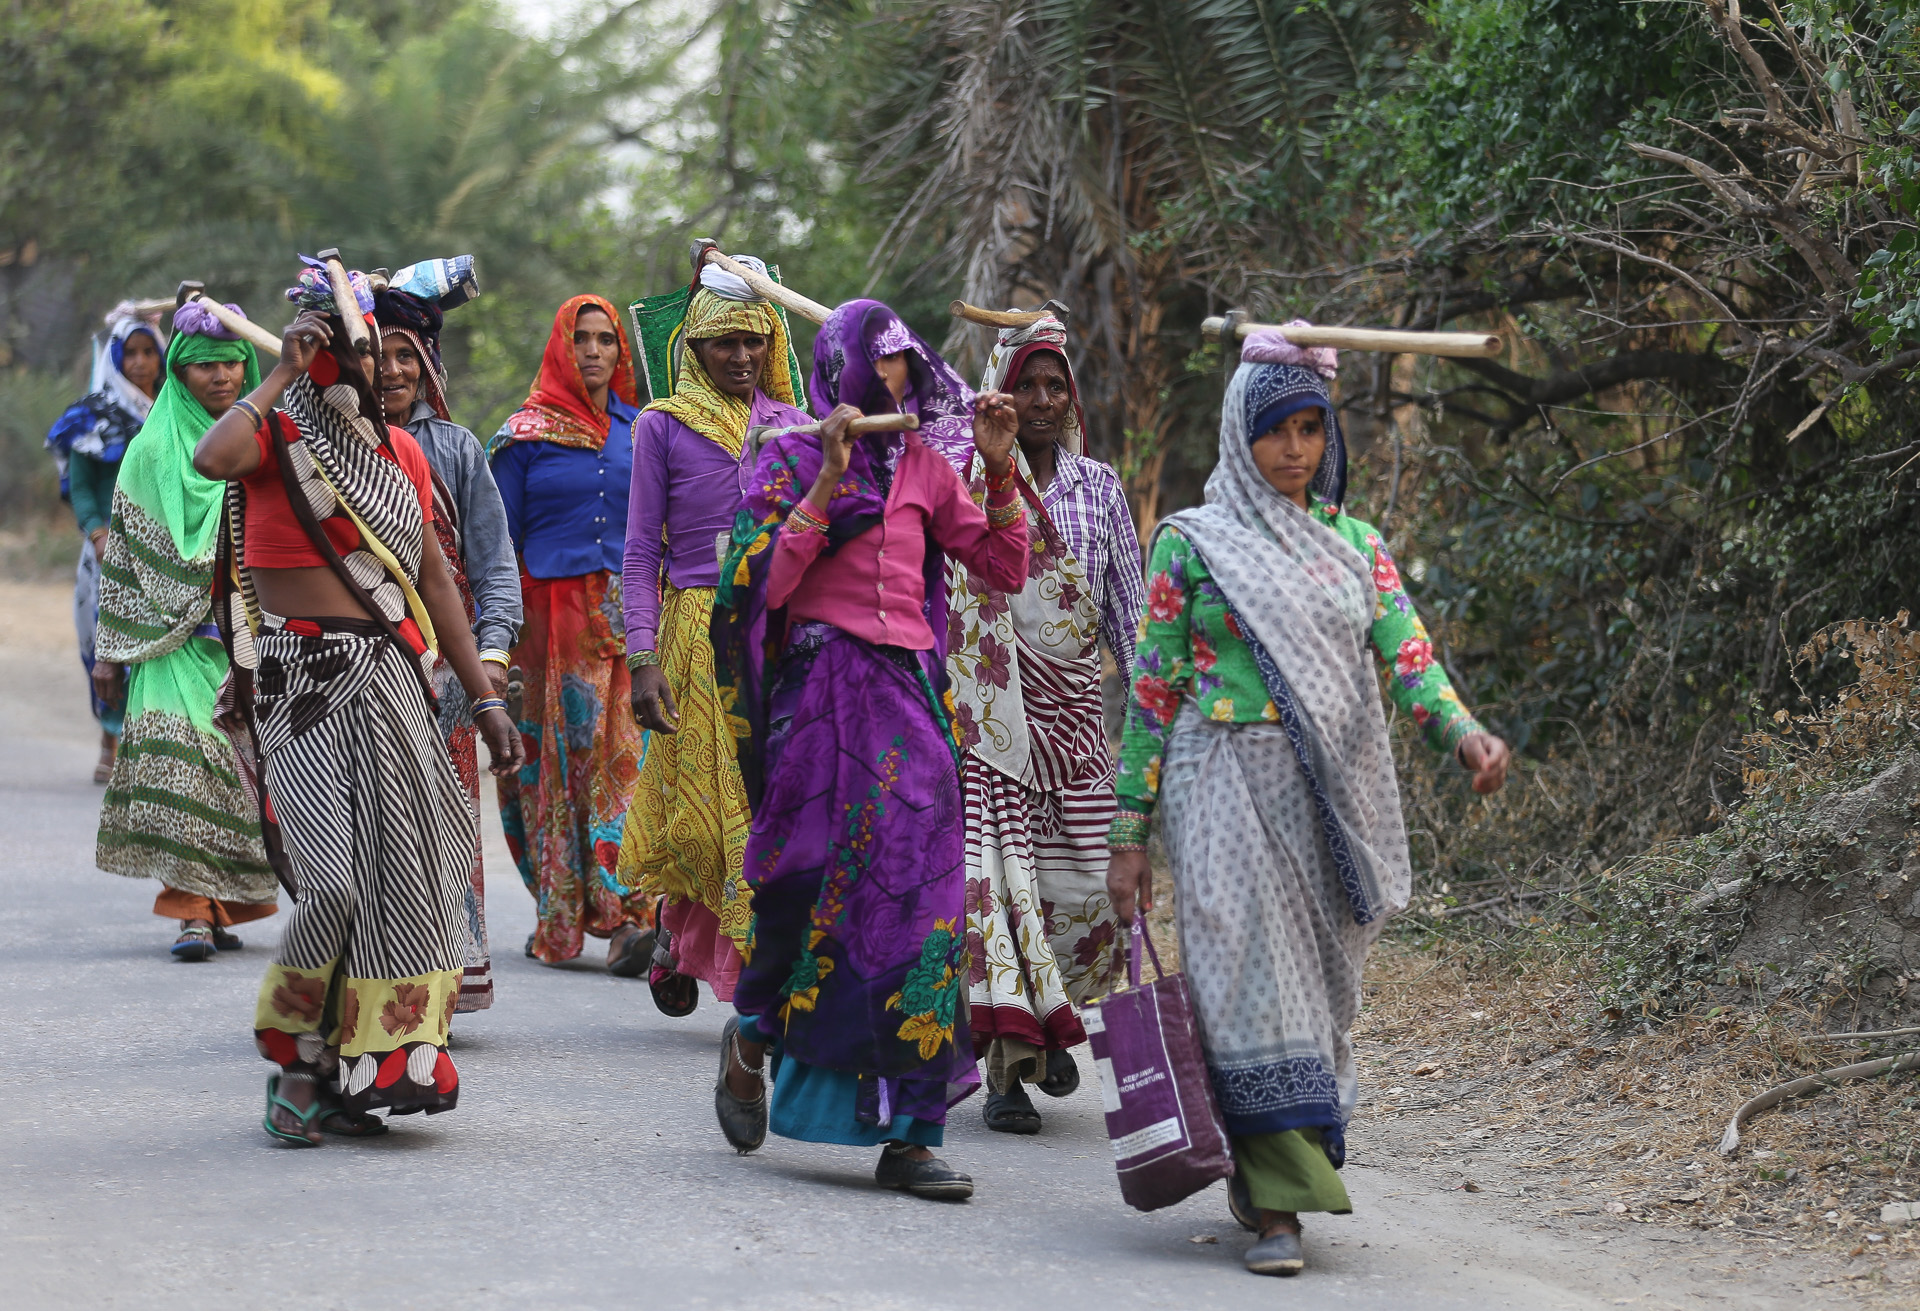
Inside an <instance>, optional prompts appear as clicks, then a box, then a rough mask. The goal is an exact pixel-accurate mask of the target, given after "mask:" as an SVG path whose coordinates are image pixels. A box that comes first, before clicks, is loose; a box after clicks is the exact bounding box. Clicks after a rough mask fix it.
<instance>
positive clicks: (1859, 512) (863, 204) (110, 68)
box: [0, 0, 1920, 901]
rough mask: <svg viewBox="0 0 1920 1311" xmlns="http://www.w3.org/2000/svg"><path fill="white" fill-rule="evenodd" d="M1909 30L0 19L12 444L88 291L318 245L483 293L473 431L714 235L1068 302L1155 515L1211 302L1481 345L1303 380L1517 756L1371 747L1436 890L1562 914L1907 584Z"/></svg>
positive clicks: (1351, 17) (1594, 10) (989, 19)
mask: <svg viewBox="0 0 1920 1311" xmlns="http://www.w3.org/2000/svg"><path fill="white" fill-rule="evenodd" d="M1916 16H1920V0H1859V2H1858V3H1834V2H1832V0H1804V2H1802V3H1781V2H1779V0H1759V3H1758V5H1757V6H1756V5H1754V4H1752V3H1751V0H1750V3H1749V5H1748V6H1747V8H1745V9H1743V8H1742V7H1741V6H1740V5H1738V4H1736V3H1734V2H1733V0H1659V2H1656V3H1640V4H1622V3H1619V0H1418V2H1414V3H1409V2H1408V0H1304V2H1303V0H1192V2H1191V3H1186V4H1171V3H1163V2H1161V0H1102V2H1101V3H1095V2H1094V0H961V2H960V3H940V4H935V3H931V2H930V0H708V2H707V3H701V4H695V5H692V6H685V5H666V4H664V3H633V4H607V3H602V2H596V3H591V4H589V6H588V7H587V8H586V9H584V10H583V11H581V12H580V13H579V14H577V15H576V16H575V17H574V19H573V20H571V21H570V22H564V23H561V24H560V34H559V35H556V36H553V37H550V38H540V39H532V38H529V37H528V36H527V35H525V34H524V33H521V32H518V31H516V30H514V28H513V25H512V20H511V18H510V15H509V14H508V13H507V12H506V11H504V10H502V9H500V8H498V7H496V5H495V4H493V3H491V0H433V2H431V3H424V4H418V5H412V6H407V7H404V8H400V7H393V6H387V5H382V4H375V3H370V2H369V0H331V2H329V0H295V2H294V3H291V4H282V5H272V6H270V5H262V4H255V3H250V2H249V0H63V2H61V3H48V2H47V0H38V2H35V3H24V2H23V0H12V2H11V3H9V4H6V5H0V56H3V57H4V61H5V63H4V69H3V70H0V71H3V72H4V77H0V97H4V99H0V105H3V106H4V108H5V112H4V113H0V179H4V183H5V190H4V193H0V351H4V352H7V355H6V358H7V359H11V360H13V361H14V370H15V371H14V374H13V375H12V376H11V377H8V378H6V379H5V380H0V386H3V387H5V388H6V389H7V391H6V395H5V396H0V400H6V399H7V398H8V397H18V398H20V401H21V403H15V404H8V405H0V412H7V413H9V414H13V415H17V414H22V413H25V412H26V409H27V408H31V406H24V403H25V402H31V405H40V404H42V403H43V402H44V401H45V397H44V395H43V393H44V392H46V388H45V387H43V386H41V383H40V382H39V381H35V379H43V378H44V377H45V376H46V374H47V373H48V371H65V376H66V377H68V378H72V376H73V374H72V372H71V370H72V368H73V361H74V359H75V358H76V349H77V346H78V343H79V340H80V337H81V336H82V331H83V329H84V327H85V322H86V321H88V320H91V319H92V318H93V316H95V315H97V313H98V312H99V311H100V310H101V309H104V308H105V307H106V305H108V304H110V303H111V302H112V301H114V300H116V299H118V298H119V297H120V296H121V295H124V294H129V293H133V294H146V295H151V294H155V293H161V294H164V293H165V292H167V291H168V290H170V289H171V287H172V285H173V280H175V279H177V278H179V277H183V276H192V277H204V278H206V279H208V281H209V282H211V283H213V284H214V285H215V287H216V289H218V290H221V291H223V292H224V293H226V294H228V295H230V296H234V297H237V298H240V299H243V300H245V301H246V303H247V304H248V305H249V307H250V308H252V307H254V306H258V307H260V309H259V312H260V315H261V317H264V318H267V319H269V320H270V321H277V320H275V318H274V315H273V313H272V312H271V309H270V306H271V298H272V296H273V294H274V292H275V289H276V288H277V287H278V286H279V285H281V280H282V279H283V277H284V273H285V268H286V265H287V262H288V258H289V256H290V253H291V252H292V251H293V250H294V249H311V248H313V247H315V246H321V245H339V246H341V247H343V248H344V249H346V250H348V251H349V253H350V254H353V255H354V256H355V257H356V258H358V259H360V260H361V262H364V263H368V264H387V265H394V264H398V263H401V262H404V261H406V260H409V259H413V258H416V257H419V256H421V255H427V254H442V253H452V252H454V251H456V250H472V251H474V252H476V253H477V254H478V255H479V256H480V259H481V265H482V277H483V282H484V283H485V285H486V287H487V295H486V296H485V297H484V298H483V299H482V300H481V301H480V302H479V303H478V304H477V305H475V306H474V307H472V308H471V309H468V310H463V311H461V312H460V314H458V315H456V316H455V318H454V320H453V322H452V331H451V333H450V341H449V346H450V354H451V356H452V359H453V363H454V366H455V375H456V404H457V406H458V408H459V409H460V411H461V417H463V418H464V419H466V420H467V421H468V422H470V423H471V424H473V426H475V427H477V428H481V429H485V428H486V427H487V426H489V425H490V424H491V423H492V422H493V421H495V420H496V419H497V418H498V417H499V415H500V414H501V413H502V412H503V411H504V410H505V409H506V408H507V407H508V406H510V405H511V404H512V403H513V402H514V400H515V399H517V395H518V392H519V390H520V388H521V387H523V386H524V385H525V380H526V378H527V377H528V375H529V374H530V372H531V369H532V365H533V360H534V357H535V355H536V354H537V350H538V342H539V340H540V338H541V336H542V335H543V333H544V329H545V326H546V307H547V306H549V305H550V304H552V303H553V302H554V301H556V300H558V299H559V298H560V297H561V296H562V295H564V294H566V293H568V292H571V291H577V290H582V289H585V288H588V287H592V288H596V289H599V290H602V291H603V292H605V293H607V294H609V295H611V296H613V297H614V298H615V299H617V300H618V299H624V298H629V297H631V296H632V295H635V294H640V293H643V292H646V291H651V290H658V289H660V287H661V286H662V285H665V284H670V283H671V282H673V281H675V280H677V279H679V278H680V277H682V276H684V273H683V270H684V259H685V255H684V251H685V240H686V238H687V237H689V236H691V235H695V234H696V233H697V234H700V235H708V234H711V235H716V236H718V237H720V238H721V239H722V240H723V241H725V242H727V243H728V244H730V245H732V246H733V247H734V248H736V249H750V250H758V251H761V252H763V253H766V254H768V255H769V256H771V257H773V258H776V259H778V260H779V261H780V262H781V263H782V265H783V266H784V268H785V269H786V272H787V275H788V277H789V280H790V281H792V282H793V283H794V284H795V285H797V286H800V287H802V288H803V289H804V290H806V291H808V292H809V294H811V295H813V296H815V297H816V298H818V299H821V300H826V301H834V300H838V299H843V298H845V297H848V296H852V295H856V294H860V293H862V292H870V291H877V292H878V293H879V294H882V295H884V296H886V297H888V298H889V299H891V300H893V301H895V302H896V303H897V304H899V305H900V306H901V307H902V308H903V310H905V311H906V313H907V314H908V316H909V317H910V318H911V319H913V320H914V321H915V322H916V324H917V325H918V326H919V327H921V328H922V330H923V331H925V332H927V333H929V334H930V335H932V336H934V337H935V338H939V337H940V336H941V335H942V333H943V330H944V329H945V328H946V327H947V322H948V321H947V320H946V319H945V314H944V309H943V307H944V305H945V303H946V301H947V300H948V299H949V298H950V297H952V296H955V295H961V296H965V297H966V298H968V299H970V300H974V301H976V302H980V303H986V304H991V305H996V306H999V305H1006V304H1009V303H1019V304H1028V305H1031V304H1035V303H1038V302H1039V301H1041V300H1044V299H1046V298H1048V297H1055V298H1058V299H1060V300H1062V301H1065V302H1066V303H1067V304H1068V305H1070V306H1071V307H1072V309H1073V311H1074V313H1073V316H1072V319H1071V323H1072V328H1073V332H1074V336H1075V342H1074V351H1075V355H1076V361H1077V365H1078V368H1079V372H1080V379H1081V383H1082V386H1083V390H1084V393H1085V398H1086V400H1087V402H1088V409H1089V416H1090V419H1091V426H1092V430H1093V431H1092V436H1093V442H1094V447H1095V450H1096V452H1097V453H1099V454H1101V455H1103V456H1104V457H1105V458H1108V459H1111V460H1113V461H1114V462H1115V463H1116V464H1117V465H1118V466H1119V467H1120V468H1121V470H1122V472H1123V473H1124V474H1125V475H1126V477H1127V478H1128V481H1129V485H1130V489H1131V492H1132V494H1133V497H1134V502H1135V506H1136V509H1137V511H1138V512H1139V516H1140V518H1141V521H1142V524H1143V527H1145V526H1150V524H1151V523H1152V521H1153V520H1155V519H1156V518H1157V517H1159V516H1160V515H1163V514H1165V513H1166V512H1168V511H1169V510H1171V509H1174V508H1177V507H1178V506H1180V505H1183V504H1187V503H1190V502H1191V501H1192V500H1194V499H1196V498H1197V496H1198V495H1199V488H1200V485H1201V483H1202V481H1203V480H1204V477H1205V474H1206V472H1207V470H1208V469H1209V468H1210V467H1211V463H1212V458H1213V443H1214V431H1215V423H1214V411H1215V407H1216V406H1217V404H1218V396H1219V386H1220V376H1221V370H1222V367H1223V365H1224V363H1225V362H1226V361H1224V360H1223V359H1222V355H1221V350H1220V348H1219V347H1218V346H1217V345H1213V344H1207V343H1203V342H1202V341H1201V340H1200V337H1199V332H1198V327H1199V323H1200V320H1201V319H1202V318H1203V317H1204V316H1205V315H1207V314H1210V313H1217V312H1219V311H1220V310H1222V309H1224V308H1225V307H1227V306H1230V305H1238V306H1243V307H1245V308H1247V309H1249V310H1251V311H1253V312H1254V313H1255V314H1256V315H1257V316H1260V317H1269V316H1290V315H1293V314H1304V315H1306V316H1308V317H1310V318H1313V319H1314V320H1316V321H1322V322H1359V323H1370V324H1383V325H1399V326H1406V327H1417V328H1443V327H1458V328H1465V327H1472V328H1478V329H1489V328H1491V329H1497V330H1499V331H1501V332H1502V333H1503V334H1504V335H1505V336H1506V337H1507V339H1508V340H1509V341H1510V342H1511V343H1512V348H1511V349H1510V350H1509V351H1508V352H1507V354H1506V355H1505V356H1504V357H1502V358H1501V359H1499V360H1497V361H1496V360H1475V361H1460V362H1444V361H1436V360H1433V359H1420V358H1414V357H1399V358H1386V357H1358V358H1355V357H1349V358H1348V359H1347V360H1346V361H1345V362H1344V365H1343V376H1342V378H1341V381H1340V394H1341V402H1342V406H1343V411H1344V413H1343V418H1344V420H1345V426H1346V429H1347V431H1348V433H1349V436H1350V438H1351V440H1352V443H1353V447H1354V450H1355V456H1356V459H1355V472H1356V477H1355V479H1354V501H1355V506H1354V508H1355V509H1356V510H1357V511H1358V512H1359V513H1362V514H1363V515H1366V516H1368V517H1371V518H1372V519H1373V520H1375V521H1376V522H1378V523H1379V524H1380V525H1381V526H1382V528H1383V529H1384V530H1385V531H1386V532H1387V534H1388V538H1389V540H1390V542H1391V544H1392V546H1393V547H1394V549H1395V550H1396V552H1397V553H1398V554H1399V555H1400V557H1401V559H1402V563H1403V565H1404V566H1405V572H1406V573H1407V574H1408V575H1409V577H1410V578H1411V579H1412V580H1414V582H1415V584H1416V590H1417V597H1418V600H1419V602H1420V604H1421V605H1422V607H1423V609H1424V610H1425V611H1426V613H1427V614H1428V615H1429V617H1430V618H1431V619H1432V620H1433V621H1434V624H1435V628H1436V634H1437V636H1438V638H1439V639H1440V643H1441V650H1442V654H1443V657H1444V659H1445V660H1446V662H1447V663H1448V665H1449V667H1450V668H1451V669H1452V670H1453V672H1454V674H1455V676H1456V677H1457V679H1458V680H1459V681H1460V683H1461V684H1462V686H1463V691H1464V692H1465V694H1466V695H1467V697H1468V699H1469V700H1470V701H1472V702H1474V703H1475V704H1476V705H1478V706H1480V707H1482V708H1483V710H1484V712H1485V714H1486V716H1487V717H1488V718H1489V719H1490V720H1491V722H1493V723H1494V724H1495V725H1496V726H1497V727H1498V728H1499V729H1500V730H1501V731H1503V732H1505V733H1506V734H1508V735H1509V737H1510V738H1511V739H1512V740H1513V741H1514V742H1515V744H1516V746H1518V747H1519V748H1521V749H1522V751H1523V753H1524V761H1523V769H1522V772H1521V777H1520V779H1519V782H1518V785H1517V786H1516V787H1514V788H1512V789H1510V790H1509V792H1508V793H1506V794H1503V796H1502V797H1501V798H1500V799H1498V800H1497V801H1495V802H1493V803H1484V802H1481V801H1479V800H1477V799H1470V798H1469V797H1468V796H1467V795H1466V794H1465V793H1464V791H1463V790H1462V789H1461V788H1460V787H1459V786H1458V781H1457V779H1452V778H1449V777H1447V776H1446V775H1445V773H1444V772H1441V771H1440V769H1439V767H1438V766H1433V765H1431V764H1429V763H1426V762H1424V761H1423V758H1422V757H1420V755H1419V753H1418V752H1417V751H1416V750H1413V749H1411V748H1410V749H1409V752H1408V759H1407V762H1406V763H1407V770H1406V771H1405V774H1404V775H1403V777H1405V779H1406V780H1407V801H1408V805H1409V809H1410V814H1411V817H1412V826H1413V828H1414V829H1415V831H1416V855H1417V857H1418V859H1419V860H1420V862H1421V863H1422V865H1423V866H1424V867H1425V869H1426V870H1427V871H1428V875H1429V880H1430V882H1429V887H1430V890H1432V891H1433V892H1434V893H1435V895H1437V896H1439V897H1440V898H1441V900H1442V901H1444V900H1445V898H1447V897H1452V898H1454V899H1455V900H1460V899H1461V898H1463V897H1472V896H1475V895H1477V894H1476V893H1475V892H1474V891H1473V890H1474V889H1476V888H1477V889H1479V890H1480V891H1481V892H1485V891H1487V890H1489V889H1495V890H1498V889H1503V888H1506V887H1508V886H1509V885H1512V886H1518V887H1527V886H1532V885H1533V884H1536V883H1538V882H1540V881H1543V880H1546V881H1552V882H1555V883H1561V884H1564V883H1569V882H1576V883H1577V882H1579V881H1580V880H1584V879H1589V878H1591V877H1592V876H1593V875H1594V873H1595V872H1596V871H1598V870H1599V869H1600V868H1602V867H1604V866H1606V865H1608V864H1610V863H1613V862H1615V861H1617V860H1618V859H1620V858H1621V857H1623V856H1625V855H1627V854H1630V853H1632V852H1636V851H1639V850H1642V849H1644V848H1646V847H1647V846H1648V845H1650V844H1652V843H1654V842H1655V841H1657V840H1659V839H1661V838H1663V837H1666V836H1672V835H1679V834H1685V833H1688V832H1691V831H1695V830H1697V829H1699V828H1701V827H1702V826H1703V825H1706V824H1708V823H1709V822H1710V821H1711V820H1712V819H1713V818H1714V816H1715V815H1716V814H1717V813H1722V812H1724V810H1725V809H1726V808H1727V807H1729V806H1732V805H1734V804H1735V803H1736V802H1737V800H1738V798H1739V796H1740V794H1741V792H1742V789H1743V787H1744V786H1745V784H1744V783H1743V780H1742V778H1741V777H1740V773H1739V769H1738V763H1737V753H1736V750H1735V748H1737V745H1738V742H1739V740H1740V737H1741V735H1742V733H1743V732H1745V731H1749V730H1751V729H1752V728H1753V726H1754V724H1755V722H1757V721H1756V720H1755V718H1754V714H1755V711H1756V708H1757V709H1758V710H1760V711H1762V712H1764V713H1770V712H1771V711H1772V710H1773V709H1774V708H1775V707H1777V706H1779V705H1781V704H1782V703H1784V702H1786V701H1788V700H1789V699H1790V698H1791V697H1792V696H1793V695H1795V689H1794V688H1793V686H1792V685H1791V683H1790V680H1789V671H1790V668H1791V661H1790V659H1789V654H1788V653H1790V652H1793V651H1795V650H1796V649H1798V648H1799V647H1800V646H1801V645H1802V644H1803V643H1804V642H1805V641H1806V640H1807V638H1808V637H1809V635H1811V634H1812V633H1814V632H1816V631H1818V630H1820V629H1821V628H1823V627H1824V626H1825V625H1828V624H1830V623H1832V622H1835V621H1838V620H1842V619H1846V618H1849V617H1852V616H1859V615H1866V616H1885V615H1888V614H1891V613H1892V612H1893V611H1894V610H1895V609H1897V608H1898V607H1899V605H1900V604H1901V603H1902V602H1903V601H1904V600H1906V599H1908V595H1907V594H1908V593H1910V592H1911V584H1910V583H1909V582H1907V581H1906V580H1910V579H1912V578H1914V577H1915V576H1916V575H1920V505H1917V504H1916V500H1917V498H1916V482H1915V478H1914V470H1913V469H1912V468H1909V467H1907V461H1908V460H1909V459H1910V458H1911V457H1913V456H1915V455H1916V454H1920V441H1917V440H1916V437H1915V431H1914V430H1915V427H1916V420H1920V414H1916V410H1915V404H1914V400H1913V397H1912V387H1911V381H1910V374H1911V371H1912V370H1913V369H1914V368H1915V367H1916V365H1920V229H1916V225H1915V215H1916V205H1917V204H1920V157H1916V153H1915V151H1916V143H1917V142H1920V87H1916V85H1915V84H1914V83H1915V68H1916V63H1915V60H1914V55H1915V49H1914V45H1915V40H1916V36H1915V19H1916ZM63 313H64V314H65V317H62V315H63ZM947 341H948V345H949V347H950V349H951V350H952V352H953V353H954V355H955V356H956V358H958V359H960V360H961V361H962V362H963V363H967V364H972V363H977V359H978V356H979V354H980V348H981V347H982V346H983V345H984V337H983V336H982V335H980V332H979V330H978V329H973V328H959V327H956V328H954V329H953V330H952V331H951V332H950V333H949V334H947ZM0 363H4V361H0ZM23 366H32V368H34V369H37V370H39V372H38V373H35V374H33V375H32V379H30V378H29V376H28V375H27V374H25V373H22V372H20V370H21V368H22V367H23ZM33 388H39V390H33ZM29 392H30V393H31V394H29ZM23 406H24V408H23ZM7 422H8V423H9V425H10V426H9V427H8V429H7V430H6V432H7V435H8V437H9V440H10V441H13V440H18V441H19V442H22V443H24V442H25V441H26V440H27V436H26V435H25V428H24V427H23V423H24V421H23V420H17V419H14V418H9V420H8V421H7ZM15 429H18V430H19V433H18V434H17V435H16V433H15ZM28 458H29V457H27V456H26V454H25V453H24V452H19V451H13V452H12V453H11V459H10V462H11V463H13V464H15V465H21V464H22V462H23V461H25V460H26V459H28ZM0 490H4V489H0ZM1805 677H1806V678H1807V679H1808V680H1809V681H1808V683H1807V690H1808V691H1809V692H1810V693H1813V694H1818V693H1819V692H1821V691H1822V690H1823V688H1825V687H1827V686H1830V685H1831V682H1832V680H1833V678H1834V677H1835V675H1834V673H1833V671H1832V670H1831V669H1830V668H1828V667H1827V666H1825V665H1818V666H1815V667H1813V668H1811V669H1809V670H1808V671H1806V673H1805ZM1823 680H1825V681H1823Z"/></svg>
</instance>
